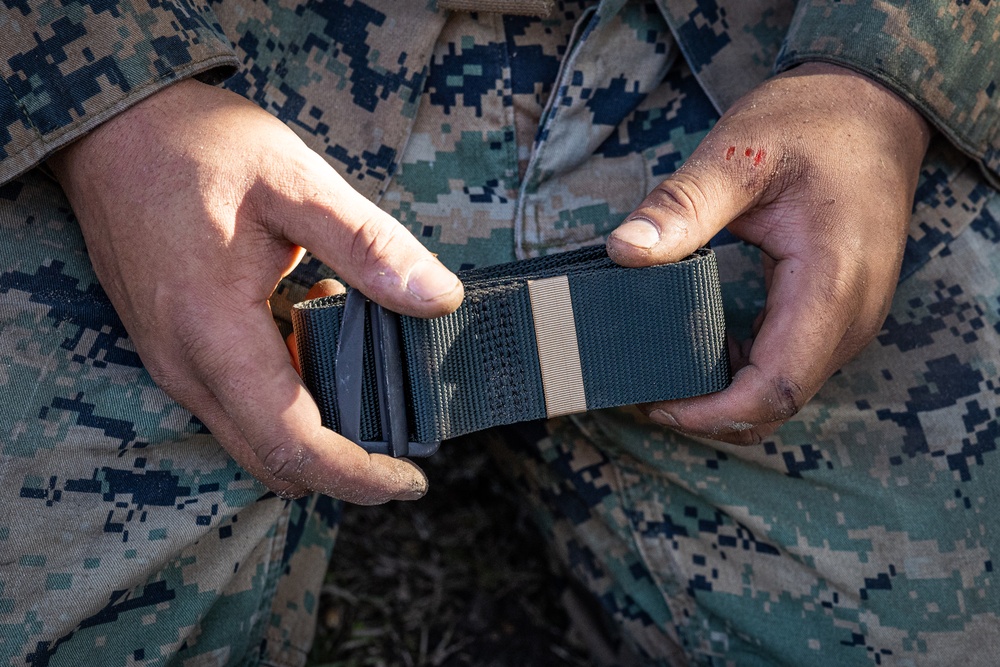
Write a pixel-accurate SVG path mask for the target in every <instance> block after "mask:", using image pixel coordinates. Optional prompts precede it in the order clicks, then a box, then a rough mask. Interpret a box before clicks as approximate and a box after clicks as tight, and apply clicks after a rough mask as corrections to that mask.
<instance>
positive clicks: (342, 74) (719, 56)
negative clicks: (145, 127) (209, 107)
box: [0, 0, 1000, 198]
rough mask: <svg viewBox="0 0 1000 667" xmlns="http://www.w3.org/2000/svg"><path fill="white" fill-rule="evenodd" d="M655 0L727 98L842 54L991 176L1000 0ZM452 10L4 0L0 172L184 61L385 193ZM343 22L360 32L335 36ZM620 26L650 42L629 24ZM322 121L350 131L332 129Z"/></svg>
mask: <svg viewBox="0 0 1000 667" xmlns="http://www.w3.org/2000/svg"><path fill="white" fill-rule="evenodd" d="M627 4H628V3H627V2H626V1H625V0H603V1H602V2H601V3H600V5H599V7H598V9H597V14H598V17H599V18H602V17H604V18H609V19H610V18H611V17H613V16H614V15H616V14H618V13H619V12H621V11H623V9H624V8H626V5H627ZM657 4H658V5H659V8H660V10H661V13H662V14H663V18H664V19H665V21H666V23H667V25H669V28H670V30H671V31H672V33H673V36H674V38H675V41H676V44H677V45H678V47H679V49H680V51H681V52H682V53H683V54H684V56H685V57H686V58H687V60H688V62H689V64H690V66H691V68H692V70H693V71H694V72H695V74H696V75H697V76H698V78H699V80H700V81H701V83H702V85H703V87H704V88H705V90H706V92H707V93H708V95H709V97H710V98H711V99H712V100H713V102H714V103H715V104H716V105H717V107H718V108H719V109H720V110H724V109H725V108H726V107H727V106H728V105H730V104H731V103H732V102H733V101H734V100H735V99H737V98H738V97H739V96H740V95H741V94H743V93H744V92H746V91H747V90H749V89H750V88H751V87H753V86H754V85H756V84H757V83H759V82H760V81H762V80H763V79H764V78H766V77H767V76H769V75H770V74H771V73H773V72H775V71H781V70H784V69H787V68H789V67H792V66H794V65H796V64H799V63H802V62H805V61H811V60H822V61H829V62H833V63H837V64H840V65H845V66H847V67H851V68H854V69H856V70H859V71H861V72H863V73H865V74H867V75H868V76H870V77H872V78H874V79H876V80H878V81H880V82H882V83H884V84H885V85H887V86H889V87H890V88H892V89H893V90H895V91H896V92H897V93H898V94H899V95H901V96H902V97H904V98H905V99H907V100H909V101H910V102H911V103H913V104H914V105H915V106H916V107H917V108H919V109H920V110H921V111H922V112H923V113H924V115H925V116H926V117H927V118H928V119H929V120H930V121H931V122H932V123H933V124H934V125H935V126H936V127H937V128H938V129H939V130H940V131H941V132H943V133H944V134H945V136H947V137H948V138H949V139H950V140H951V141H952V143H954V144H955V145H956V146H957V147H959V148H960V149H961V150H962V151H963V152H965V153H966V154H967V155H969V156H970V157H972V158H973V159H974V160H977V161H978V162H979V164H980V165H981V166H982V167H983V170H984V173H986V175H987V176H988V177H989V178H990V180H991V181H992V182H994V183H996V182H998V178H997V174H998V172H1000V122H998V118H1000V93H998V91H997V85H996V78H997V74H998V72H1000V5H998V4H996V3H994V4H990V3H989V2H957V1H947V0H933V1H928V2H913V1H912V0H911V1H906V2H890V1H889V0H854V1H852V2H842V1H839V0H800V1H799V2H795V1H794V0H658V3H657ZM445 14H446V13H445V12H443V11H438V9H437V7H436V3H435V2H434V1H433V0H431V1H425V0H421V1H420V2H417V1H416V0H406V1H403V0H365V2H362V1H360V0H355V1H353V2H348V1H347V0H310V1H309V2H303V3H301V4H295V3H281V2H279V1H278V0H211V1H210V2H208V3H207V4H202V2H201V0H156V2H152V1H150V0H61V1H60V2H53V1H52V0H4V8H3V9H2V11H0V76H2V78H3V83H4V85H3V86H0V183H4V182H6V181H8V180H9V179H11V178H13V177H14V176H16V175H18V174H20V173H22V172H24V171H27V170H28V169H31V168H32V167H34V166H36V165H38V164H39V163H40V162H41V161H42V160H44V159H45V158H46V157H47V156H48V155H50V154H52V153H53V152H54V151H56V150H58V149H59V148H61V147H62V146H65V145H66V144H68V143H69V142H71V141H73V140H74V139H76V138H78V137H79V136H81V135H82V134H83V133H85V132H87V131H88V130H90V129H92V128H93V127H95V126H97V125H98V124H99V123H101V122H103V121H104V120H106V119H108V118H110V117H112V116H113V115H114V114H117V113H119V112H121V111H122V110H124V109H125V108H127V107H128V106H129V105H131V104H134V103H135V102H137V101H138V100H141V99H142V98H144V97H146V96H148V95H151V94H153V93H155V92H156V91H157V90H159V89H161V88H162V87H164V86H167V85H170V83H171V82H173V81H176V80H178V79H181V78H184V77H192V76H194V77H198V78H200V79H202V80H205V81H210V82H218V81H222V80H223V79H227V78H228V81H227V86H228V87H229V88H231V89H233V90H235V91H237V92H239V93H242V94H244V95H246V96H247V97H249V98H251V99H253V100H255V101H257V102H258V103H259V104H261V105H262V106H263V107H265V108H267V109H268V110H269V111H271V112H273V113H275V114H276V115H277V116H279V117H280V118H282V119H283V120H284V121H285V122H287V123H288V124H289V125H290V126H292V127H293V129H295V130H296V131H297V132H298V133H299V134H300V135H301V136H302V137H303V138H304V139H305V140H306V142H307V143H308V144H309V145H310V146H311V147H312V148H313V149H315V150H317V151H318V152H320V153H321V154H324V155H325V156H326V157H327V159H328V160H329V161H330V162H331V163H333V164H334V166H335V167H337V168H338V170H339V171H340V172H341V173H342V174H343V175H344V176H345V177H346V178H347V179H348V180H349V182H351V183H352V184H353V185H354V186H355V187H357V188H358V189H359V190H360V191H361V192H363V193H364V194H366V195H367V196H369V197H372V198H378V196H379V195H380V194H381V190H382V184H383V183H385V182H386V181H387V179H388V178H389V177H390V176H391V175H392V173H393V170H394V167H395V160H396V156H397V155H398V153H399V151H400V149H401V147H402V146H403V145H404V144H405V142H406V140H407V134H408V130H409V127H410V121H411V120H412V118H413V117H414V115H415V112H416V109H415V106H416V102H417V100H419V96H420V92H421V91H422V88H423V83H424V79H425V76H426V73H427V59H428V57H429V54H430V50H431V47H432V46H433V44H434V42H435V39H436V37H437V35H438V34H439V32H440V30H441V27H442V25H443V23H444V19H445ZM303 15H307V18H308V20H307V21H303V18H302V17H303ZM625 24H626V23H625V22H623V21H618V22H617V25H625ZM302 26H308V28H307V29H303V28H302ZM345 26H346V27H347V28H348V29H345ZM296 31H297V32H296ZM343 35H352V36H354V38H353V39H352V41H350V42H346V41H343ZM628 39H629V40H631V42H640V43H641V42H642V41H643V38H642V35H641V34H638V31H633V34H632V35H631V36H630V37H629V38H628ZM626 41H628V40H621V39H619V40H618V41H616V40H615V38H614V36H611V37H608V36H605V38H603V44H604V47H605V53H614V54H615V57H616V58H618V59H619V61H618V62H611V63H609V64H607V65H606V66H604V67H603V69H602V67H601V66H596V68H595V69H594V71H593V72H592V73H593V76H594V77H596V78H598V79H599V78H600V77H601V76H607V77H612V76H615V75H616V73H617V72H619V71H628V72H629V73H630V75H632V76H634V77H635V79H634V81H635V83H634V84H633V85H635V86H636V88H638V90H637V91H635V92H638V93H644V92H647V91H648V90H649V89H651V88H652V87H653V86H655V84H656V81H657V78H658V77H662V72H663V69H664V68H665V67H666V66H667V65H668V63H669V58H668V55H665V54H656V53H652V50H649V51H650V52H649V53H645V52H643V51H642V49H641V48H631V47H630V48H623V49H622V48H618V47H620V46H621V45H622V44H625V43H626ZM649 41H652V40H649ZM598 46H600V44H599V45H598ZM637 59H638V60H637ZM607 61H608V59H607V58H606V57H605V59H604V61H602V62H605V63H607ZM635 72H639V74H637V75H636V74H635ZM588 83H590V82H588ZM600 83H601V82H597V85H600ZM332 118H336V122H335V123H331V122H330V121H326V120H324V119H332ZM567 118H569V119H570V120H572V121H573V122H569V121H568V120H567ZM331 124H332V125H334V126H335V127H339V128H349V130H346V131H345V130H341V131H339V132H335V131H334V130H332V129H331ZM595 124H599V120H598V119H595V118H593V117H592V116H587V115H586V114H578V115H577V116H575V117H574V116H572V115H569V116H567V115H566V114H564V115H563V127H562V132H576V133H578V134H576V135H574V136H580V134H579V133H583V136H586V135H587V133H588V132H589V131H590V130H589V129H588V127H589V126H593V125H595ZM543 129H544V128H543ZM569 150H572V149H569ZM542 166H544V165H542ZM529 177H531V175H530V174H529ZM536 177H537V176H536Z"/></svg>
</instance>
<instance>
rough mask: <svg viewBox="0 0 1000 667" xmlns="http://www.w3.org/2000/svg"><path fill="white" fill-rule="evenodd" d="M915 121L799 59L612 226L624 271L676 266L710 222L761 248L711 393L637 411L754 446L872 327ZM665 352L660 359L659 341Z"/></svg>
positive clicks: (899, 245) (912, 173)
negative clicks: (733, 339) (762, 291)
mask: <svg viewBox="0 0 1000 667" xmlns="http://www.w3.org/2000/svg"><path fill="white" fill-rule="evenodd" d="M929 136H930V130H929V128H928V125H927V123H926V122H925V121H924V119H923V118H922V117H921V115H920V114H919V113H918V112H917V111H916V110H915V109H914V108H913V107H911V106H909V105H908V104H907V103H906V102H905V101H903V100H902V99H900V98H899V97H897V96H896V95H895V94H894V93H892V92H890V91H889V90H887V89H885V88H883V87H882V86H880V85H879V84H877V83H875V82H873V81H871V80H870V79H868V78H866V77H864V76H862V75H860V74H858V73H856V72H853V71H851V70H847V69H844V68H841V67H837V66H835V65H829V64H824V63H808V64H805V65H801V66H799V67H797V68H795V69H793V70H790V71H788V72H785V73H783V74H781V75H779V76H776V77H774V78H773V79H770V80H768V81H766V82H765V83H763V84H762V85H761V86H759V87H758V88H756V89H754V90H753V91H751V92H750V93H748V94H747V95H746V96H744V97H743V98H742V99H741V100H739V101H738V102H737V103H736V104H735V105H734V106H733V108H732V109H730V110H729V111H728V112H726V114H725V115H723V117H722V118H721V119H720V120H719V122H718V124H717V125H716V126H715V128H714V129H713V130H712V131H711V132H710V133H709V134H708V135H707V136H706V137H705V139H704V140H703V141H702V142H701V144H700V145H699V146H698V148H697V149H696V150H695V152H694V153H693V154H692V155H691V157H690V159H688V161H687V162H686V163H685V164H684V165H683V166H682V167H681V168H680V169H679V170H677V172H676V173H674V174H673V175H672V176H671V177H670V178H668V179H667V180H666V181H664V182H663V183H662V184H661V185H660V186H659V187H657V188H656V189H655V190H654V191H653V192H652V193H650V194H649V196H648V197H646V199H645V201H643V202H642V204H641V205H640V206H639V208H638V209H636V211H635V212H634V213H632V214H631V215H630V216H629V217H628V219H627V220H626V221H625V223H624V224H623V225H622V226H621V227H619V228H618V229H617V230H615V231H614V232H613V233H612V234H611V236H610V238H609V241H608V252H609V254H610V255H611V257H612V258H613V259H614V260H615V261H616V262H618V263H619V264H622V265H624V266H649V265H653V264H661V263H666V262H673V261H677V260H680V259H682V258H684V257H685V256H687V255H688V254H690V253H691V252H693V251H694V250H695V249H697V248H698V247H700V246H702V245H705V244H706V243H708V241H709V240H710V239H711V238H712V237H713V236H714V235H715V234H716V232H718V231H719V230H721V229H722V228H723V227H728V228H729V230H730V231H731V232H732V233H733V234H735V235H736V236H738V237H739V238H741V239H743V240H744V241H747V242H748V243H752V244H753V245H756V246H758V247H760V249H761V250H762V251H763V260H764V273H765V285H766V288H767V300H766V303H765V305H764V310H763V312H762V313H761V315H760V316H759V317H758V320H757V322H756V324H755V327H754V329H755V331H754V333H755V337H754V339H753V340H752V341H748V342H746V343H744V344H742V345H736V346H731V351H732V352H733V357H734V367H735V368H737V369H738V370H737V372H736V374H735V376H734V378H733V383H732V384H731V385H730V386H729V387H728V388H727V389H725V390H723V391H720V392H717V393H715V394H709V395H706V396H700V397H696V398H690V399H682V400H675V401H666V402H662V403H654V404H650V405H647V406H644V409H645V411H646V412H647V413H648V414H649V415H650V417H651V418H652V419H653V420H655V421H657V422H659V423H661V424H664V425H667V426H670V427H672V428H675V429H677V430H679V431H682V432H685V433H689V434H693V435H700V436H705V437H709V438H712V439H715V440H721V441H725V442H732V443H738V444H751V443H757V442H760V441H761V440H762V439H763V438H765V437H766V436H767V435H769V434H770V433H772V432H773V431H774V430H775V429H777V428H778V426H780V425H781V424H782V423H783V422H784V421H786V420H787V419H789V418H790V417H792V416H793V415H794V414H795V413H796V412H798V410H799V409H800V408H801V407H802V406H803V405H804V404H805V403H806V401H808V400H809V399H810V398H811V397H812V396H813V395H814V394H815V393H816V392H817V391H818V390H819V388H820V387H821V386H822V384H823V383H824V382H825V381H826V380H827V378H829V377H830V375H832V374H833V373H834V372H835V371H836V370H837V369H838V368H840V367H841V366H842V365H844V364H845V363H846V362H847V361H849V360H850V359H851V358H852V357H854V356H855V355H856V354H858V352H859V351H860V350H861V349H862V348H863V347H864V346H865V345H867V344H868V343H869V342H870V341H871V340H872V339H873V338H874V336H875V335H876V334H877V333H878V332H879V330H880V328H881V326H882V323H883V322H884V320H885V317H886V314H887V313H888V310H889V306H890V303H891V299H892V295H893V292H894V291H895V287H896V281H897V279H898V276H899V267H900V262H901V261H902V255H903V249H904V246H905V243H906V236H907V227H908V223H909V220H910V210H911V206H912V203H913V196H914V191H915V189H916V185H917V177H918V174H919V170H920V164H921V162H922V160H923V156H924V153H925V152H926V150H927V144H928V141H929ZM665 353H668V354H669V351H666V352H665Z"/></svg>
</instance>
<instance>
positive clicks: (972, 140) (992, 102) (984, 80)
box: [776, 0, 1000, 184]
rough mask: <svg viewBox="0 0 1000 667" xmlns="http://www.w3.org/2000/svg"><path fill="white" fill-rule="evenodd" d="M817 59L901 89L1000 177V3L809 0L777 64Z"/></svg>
mask: <svg viewBox="0 0 1000 667" xmlns="http://www.w3.org/2000/svg"><path fill="white" fill-rule="evenodd" d="M817 60H819V61H826V62H830V63H834V64H837V65H842V66H845V67H850V68H852V69H854V70H857V71H859V72H861V73H863V74H865V75H867V76H869V77H871V78H872V79H874V80H876V81H879V82H880V83H882V84H884V85H885V86H887V87H889V88H890V89H892V90H894V91H895V92H896V93H897V94H898V95H900V96H901V97H903V98H904V99H906V100H908V101H909V102H910V103H911V104H913V105H914V106H915V107H916V108H918V109H919V110H920V111H921V112H922V113H923V114H924V116H925V117H926V118H927V119H928V120H929V121H930V122H931V123H932V124H933V125H935V126H936V127H937V129H938V130H940V131H941V132H942V133H944V134H945V135H946V136H947V137H948V138H949V139H950V140H951V141H952V142H953V143H954V144H955V145H956V146H958V147H959V148H960V149H961V150H962V151H964V152H965V153H967V154H968V155H970V156H971V157H973V158H974V159H976V160H978V161H979V163H980V164H981V165H982V166H983V168H984V171H985V173H986V175H987V176H988V177H989V178H990V180H991V181H992V182H993V183H994V184H997V183H1000V90H998V85H997V78H998V77H1000V3H988V2H954V1H953V0H952V1H949V0H922V1H920V2H918V1H917V0H910V1H908V2H888V1H887V0H856V2H841V1H838V0H801V1H800V2H799V3H798V7H797V9H796V12H795V16H794V18H793V20H792V24H791V28H790V30H789V32H788V35H787V37H786V39H785V43H784V46H783V47H782V50H781V52H780V53H779V55H778V59H777V64H776V67H777V70H778V71H782V70H786V69H788V68H790V67H793V66H795V65H798V64H801V63H803V62H808V61H817Z"/></svg>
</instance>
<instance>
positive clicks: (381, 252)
mask: <svg viewBox="0 0 1000 667" xmlns="http://www.w3.org/2000/svg"><path fill="white" fill-rule="evenodd" d="M399 231H400V227H399V226H398V225H392V224H386V223H385V221H384V220H381V219H379V218H378V217H377V216H375V215H372V216H369V217H368V218H367V219H366V220H365V221H364V222H363V223H362V224H361V226H360V227H359V228H358V231H357V233H356V234H355V235H354V239H353V241H352V244H351V257H352V258H353V259H354V260H355V261H356V262H358V263H359V264H361V265H362V266H363V267H364V270H365V271H366V272H367V271H378V270H379V265H380V264H381V263H382V261H383V260H384V259H385V257H386V256H387V255H388V254H389V249H390V248H391V247H392V246H393V245H395V243H396V242H397V240H398V237H399Z"/></svg>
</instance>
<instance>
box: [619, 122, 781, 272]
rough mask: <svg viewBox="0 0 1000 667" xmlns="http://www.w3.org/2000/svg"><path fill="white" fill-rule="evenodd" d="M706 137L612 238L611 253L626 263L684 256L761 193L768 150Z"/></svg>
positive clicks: (642, 263)
mask: <svg viewBox="0 0 1000 667" xmlns="http://www.w3.org/2000/svg"><path fill="white" fill-rule="evenodd" d="M719 143H720V142H718V141H711V140H706V142H704V143H703V144H702V145H701V146H699V148H698V150H696V151H695V153H694V154H693V155H692V156H691V158H690V159H689V160H688V161H687V162H686V163H685V164H684V166H682V167H681V168H680V169H678V170H677V171H676V172H675V173H674V174H673V175H672V176H670V177H669V178H667V179H666V180H665V181H663V182H662V183H660V185H658V186H657V187H656V188H655V189H654V190H653V191H652V192H650V193H649V195H647V196H646V198H645V199H644V200H643V202H642V204H640V205H639V207H638V208H637V209H636V210H635V211H633V212H632V214H631V215H629V216H628V217H627V218H626V219H625V222H624V223H622V225H621V226H620V227H618V229H616V230H615V231H613V232H612V233H611V235H610V237H609V238H608V254H609V255H610V256H611V258H612V259H613V260H614V261H615V262H617V263H618V264H621V265H622V266H636V267H638V266H652V265H654V264H666V263H669V262H676V261H679V260H681V259H684V258H685V257H687V256H688V255H690V254H691V253H693V252H694V251H695V250H697V249H698V248H700V247H702V246H704V245H705V244H707V243H708V242H709V240H711V238H712V237H713V236H715V234H716V233H717V232H718V231H719V230H721V229H722V228H723V227H725V226H726V225H728V224H729V223H730V222H732V221H733V220H734V219H735V218H737V217H739V216H740V215H741V214H742V213H744V212H746V211H747V210H748V209H750V208H751V207H752V206H753V205H754V204H755V203H757V201H758V200H759V199H760V196H761V192H762V190H763V188H764V186H765V184H766V183H767V181H768V180H769V179H768V178H766V176H765V175H766V171H765V170H766V169H767V167H768V165H767V164H766V151H764V149H755V148H749V147H738V146H733V145H728V144H727V145H725V146H724V148H722V149H721V150H719V149H718V148H717V147H718V146H719Z"/></svg>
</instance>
